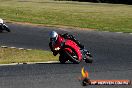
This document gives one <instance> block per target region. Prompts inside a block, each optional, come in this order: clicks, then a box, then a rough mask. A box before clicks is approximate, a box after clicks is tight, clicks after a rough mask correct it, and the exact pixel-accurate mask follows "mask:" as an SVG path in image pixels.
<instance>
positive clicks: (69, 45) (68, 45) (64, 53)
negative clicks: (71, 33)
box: [53, 36, 93, 64]
mask: <svg viewBox="0 0 132 88" xmlns="http://www.w3.org/2000/svg"><path fill="white" fill-rule="evenodd" d="M58 37H59V38H58V40H57V41H56V43H54V44H53V50H54V52H56V53H57V54H58V53H59V54H60V56H59V61H60V63H65V62H66V61H71V62H73V63H76V64H78V63H80V62H81V61H82V60H85V62H86V63H92V62H93V58H92V55H91V54H90V53H89V52H88V51H87V50H86V49H83V50H81V49H80V47H79V46H78V45H77V44H76V43H75V42H74V41H72V40H70V39H64V38H63V37H60V36H58Z"/></svg>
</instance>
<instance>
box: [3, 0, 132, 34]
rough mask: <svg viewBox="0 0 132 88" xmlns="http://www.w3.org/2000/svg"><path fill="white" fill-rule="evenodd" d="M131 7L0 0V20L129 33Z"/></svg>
mask: <svg viewBox="0 0 132 88" xmlns="http://www.w3.org/2000/svg"><path fill="white" fill-rule="evenodd" d="M131 14H132V6H131V5H122V4H106V3H105V4H104V3H103V4H102V3H99V4H98V3H97V4H96V3H88V2H72V1H53V0H0V17H1V18H4V19H6V20H10V21H16V22H29V23H34V24H36V23H37V24H44V25H63V26H71V27H80V28H90V29H91V28H92V29H97V30H100V31H114V32H117V31H122V32H132V24H131V23H132V15H131Z"/></svg>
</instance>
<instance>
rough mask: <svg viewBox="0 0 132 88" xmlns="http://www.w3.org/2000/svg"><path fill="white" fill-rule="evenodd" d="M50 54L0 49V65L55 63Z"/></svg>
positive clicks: (42, 51) (39, 51)
mask: <svg viewBox="0 0 132 88" xmlns="http://www.w3.org/2000/svg"><path fill="white" fill-rule="evenodd" d="M57 60H58V56H57V57H54V56H53V55H52V53H51V52H49V51H44V50H18V49H10V48H0V64H9V63H24V62H45V61H57Z"/></svg>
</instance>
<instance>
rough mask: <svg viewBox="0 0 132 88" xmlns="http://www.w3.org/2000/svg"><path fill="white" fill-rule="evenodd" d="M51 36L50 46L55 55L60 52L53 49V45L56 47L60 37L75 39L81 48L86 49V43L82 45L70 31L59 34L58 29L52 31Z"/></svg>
mask: <svg viewBox="0 0 132 88" xmlns="http://www.w3.org/2000/svg"><path fill="white" fill-rule="evenodd" d="M49 36H50V43H49V47H50V49H51V51H52V52H53V55H54V56H56V55H57V54H58V52H56V51H55V50H53V47H54V44H55V43H57V41H58V40H59V39H60V38H64V39H70V40H72V41H74V42H75V43H76V44H77V45H78V46H79V47H80V49H84V45H82V44H81V43H80V42H79V41H78V40H77V39H76V38H75V37H74V36H73V35H70V34H68V33H65V34H58V33H57V32H56V31H51V32H50V34H49Z"/></svg>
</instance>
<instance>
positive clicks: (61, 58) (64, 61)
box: [59, 55, 67, 64]
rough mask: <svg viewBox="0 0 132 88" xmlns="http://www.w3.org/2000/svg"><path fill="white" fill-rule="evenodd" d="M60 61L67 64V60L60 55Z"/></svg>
mask: <svg viewBox="0 0 132 88" xmlns="http://www.w3.org/2000/svg"><path fill="white" fill-rule="evenodd" d="M59 61H60V63H61V64H65V63H66V61H67V60H66V59H65V58H64V57H63V56H62V55H60V56H59Z"/></svg>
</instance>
